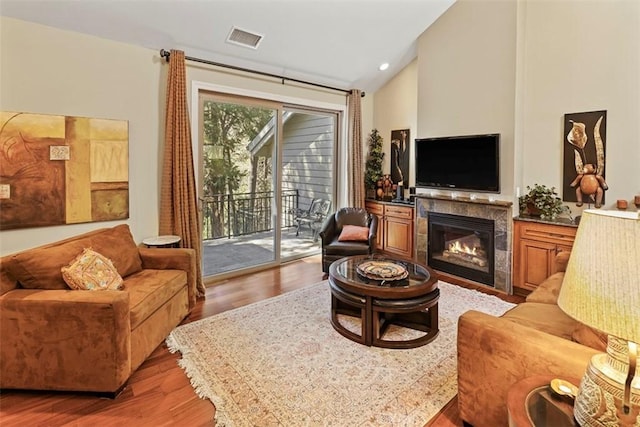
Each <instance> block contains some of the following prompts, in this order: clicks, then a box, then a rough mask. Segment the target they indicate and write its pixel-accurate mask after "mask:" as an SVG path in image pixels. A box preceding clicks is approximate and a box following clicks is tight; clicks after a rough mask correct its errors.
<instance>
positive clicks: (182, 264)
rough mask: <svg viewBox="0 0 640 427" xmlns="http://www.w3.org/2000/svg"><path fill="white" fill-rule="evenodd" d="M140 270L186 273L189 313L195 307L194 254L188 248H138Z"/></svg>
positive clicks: (193, 251)
mask: <svg viewBox="0 0 640 427" xmlns="http://www.w3.org/2000/svg"><path fill="white" fill-rule="evenodd" d="M138 250H139V251H140V258H141V259H142V268H149V269H152V270H184V271H186V272H187V286H188V291H189V312H191V310H193V308H194V307H195V306H196V298H197V295H198V293H197V289H196V274H197V273H196V271H197V270H196V252H195V250H193V249H188V248H162V249H157V248H156V249H153V248H139V249H138Z"/></svg>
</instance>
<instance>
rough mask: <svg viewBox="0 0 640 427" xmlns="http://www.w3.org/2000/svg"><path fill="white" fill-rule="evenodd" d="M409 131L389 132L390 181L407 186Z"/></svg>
mask: <svg viewBox="0 0 640 427" xmlns="http://www.w3.org/2000/svg"><path fill="white" fill-rule="evenodd" d="M410 141H411V139H410V137H409V129H402V130H392V131H391V156H390V157H391V168H390V171H391V181H392V182H393V183H394V184H404V186H405V187H408V186H409V149H410V147H409V144H410Z"/></svg>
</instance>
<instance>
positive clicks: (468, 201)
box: [415, 194, 513, 294]
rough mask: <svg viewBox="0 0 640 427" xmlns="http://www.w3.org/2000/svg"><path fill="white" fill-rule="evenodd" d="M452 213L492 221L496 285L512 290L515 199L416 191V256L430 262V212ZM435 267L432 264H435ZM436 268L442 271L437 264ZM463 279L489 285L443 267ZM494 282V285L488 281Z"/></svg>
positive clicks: (504, 290) (495, 286)
mask: <svg viewBox="0 0 640 427" xmlns="http://www.w3.org/2000/svg"><path fill="white" fill-rule="evenodd" d="M430 214H449V215H456V216H463V217H469V218H480V219H486V220H490V221H491V222H493V225H494V230H493V248H494V250H493V265H494V272H493V287H494V289H495V290H497V291H501V292H504V293H506V294H512V293H513V287H512V283H511V254H512V246H511V242H512V222H513V221H512V217H513V214H512V203H511V202H506V201H502V200H487V199H480V198H474V199H472V198H468V197H462V196H458V197H456V198H452V197H450V196H448V195H441V194H437V195H430V194H417V195H416V216H415V230H416V240H415V242H416V259H417V260H421V261H422V262H425V263H427V265H430V266H432V265H431V264H429V260H428V241H429V224H428V222H429V215H430ZM432 267H433V266H432ZM433 268H434V269H435V270H438V271H443V270H441V269H439V268H438V267H433ZM443 272H444V273H447V274H449V275H451V276H454V277H456V278H460V279H461V280H462V281H468V282H470V283H479V284H481V285H483V286H484V285H487V284H486V283H483V282H482V281H479V280H477V279H469V278H464V277H462V276H458V275H457V274H454V273H449V272H446V271H443ZM488 286H491V285H488Z"/></svg>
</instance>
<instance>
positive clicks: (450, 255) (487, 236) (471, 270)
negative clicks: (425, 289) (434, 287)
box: [427, 212, 495, 287]
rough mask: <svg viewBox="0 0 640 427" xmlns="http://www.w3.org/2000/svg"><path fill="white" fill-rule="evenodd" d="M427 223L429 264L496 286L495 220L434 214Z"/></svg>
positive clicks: (438, 268) (432, 213)
mask: <svg viewBox="0 0 640 427" xmlns="http://www.w3.org/2000/svg"><path fill="white" fill-rule="evenodd" d="M427 221H428V227H429V233H428V236H429V241H428V244H427V264H428V265H429V266H430V267H432V268H435V269H437V270H440V271H444V272H446V273H450V274H453V275H456V276H460V277H464V278H466V279H470V280H474V281H476V282H480V283H483V284H485V285H489V286H491V287H493V282H494V277H493V275H494V261H495V257H494V254H493V252H494V248H495V245H494V221H493V220H490V219H485V218H473V217H469V216H462V215H451V214H443V213H435V212H431V213H429V216H428V218H427Z"/></svg>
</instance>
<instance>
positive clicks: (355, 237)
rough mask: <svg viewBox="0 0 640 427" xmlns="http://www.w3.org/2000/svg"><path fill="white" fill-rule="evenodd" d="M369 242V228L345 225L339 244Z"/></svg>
mask: <svg viewBox="0 0 640 427" xmlns="http://www.w3.org/2000/svg"><path fill="white" fill-rule="evenodd" d="M367 240H369V227H360V226H358V225H345V226H344V227H342V231H341V232H340V236H339V237H338V241H339V242H349V241H351V242H366V241H367Z"/></svg>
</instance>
